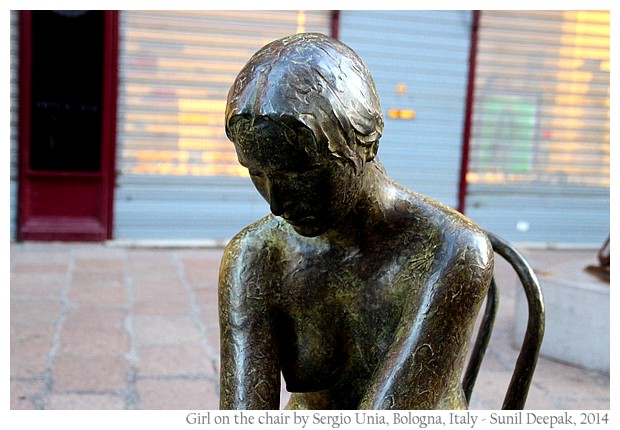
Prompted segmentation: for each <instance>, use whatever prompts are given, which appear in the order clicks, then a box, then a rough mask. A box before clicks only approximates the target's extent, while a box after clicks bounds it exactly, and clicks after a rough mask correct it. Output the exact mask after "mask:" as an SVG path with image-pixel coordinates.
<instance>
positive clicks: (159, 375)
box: [10, 243, 610, 410]
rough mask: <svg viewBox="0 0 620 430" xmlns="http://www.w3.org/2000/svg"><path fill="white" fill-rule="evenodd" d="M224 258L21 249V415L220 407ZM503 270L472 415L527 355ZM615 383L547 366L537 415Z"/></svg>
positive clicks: (533, 393)
mask: <svg viewBox="0 0 620 430" xmlns="http://www.w3.org/2000/svg"><path fill="white" fill-rule="evenodd" d="M221 255H222V249H217V248H140V247H121V246H116V245H114V244H113V243H112V244H74V243H49V244H48V243H14V244H11V258H10V260H11V263H10V265H11V277H10V279H11V285H10V299H11V315H10V317H11V322H10V337H11V338H10V341H11V342H10V358H11V365H10V372H11V383H10V386H11V393H10V402H11V403H10V406H11V409H102V410H105V409H144V410H152V409H186V410H188V409H196V410H205V409H216V408H217V407H218V392H219V383H218V378H219V377H218V369H219V328H218V319H217V273H218V267H219V261H220V259H221ZM537 255H538V256H539V257H540V255H539V254H537ZM542 255H543V257H544V254H542ZM543 257H540V258H543ZM545 261H546V260H545ZM549 261H551V262H553V261H563V259H562V255H558V254H557V253H555V254H553V255H551V256H550V257H549ZM541 264H542V267H544V268H545V270H549V267H550V266H549V265H547V263H545V262H544V261H543V262H542V263H541ZM549 264H551V263H549ZM497 269H498V280H499V284H500V287H501V288H502V296H501V301H500V311H499V317H498V321H497V323H496V328H495V331H494V334H493V337H492V339H491V343H490V347H489V351H488V353H487V357H486V358H485V361H484V362H483V365H482V369H481V374H480V377H479V380H478V382H477V385H476V387H475V388H474V393H473V396H472V404H471V408H472V409H497V408H499V407H500V406H501V399H502V397H503V394H504V392H505V390H506V387H507V386H508V382H509V380H510V376H511V369H512V366H514V361H515V360H516V356H517V354H518V351H517V350H516V349H514V348H513V347H512V343H513V340H512V337H513V336H512V330H513V324H514V318H513V317H514V300H515V293H514V286H515V285H516V278H514V277H513V275H512V274H511V273H510V271H509V270H507V268H506V267H505V266H504V265H502V263H501V262H500V263H498V268H497ZM609 385H610V384H609V375H607V374H602V373H597V372H594V371H587V370H583V369H580V368H576V367H573V366H568V365H565V364H562V363H558V362H554V361H551V360H548V359H545V358H542V359H541V360H540V361H539V365H538V368H537V372H536V374H535V376H534V381H533V384H532V388H531V390H530V395H529V398H528V402H527V404H526V408H527V409H609V407H610V400H609V399H610V396H609V391H610V387H609ZM282 397H283V399H284V400H285V399H286V398H287V393H283V396H282Z"/></svg>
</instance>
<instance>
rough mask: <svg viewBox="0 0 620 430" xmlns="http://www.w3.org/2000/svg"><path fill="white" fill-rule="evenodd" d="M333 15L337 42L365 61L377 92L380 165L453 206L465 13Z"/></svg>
mask: <svg viewBox="0 0 620 430" xmlns="http://www.w3.org/2000/svg"><path fill="white" fill-rule="evenodd" d="M340 16H341V18H340V22H341V26H340V35H341V39H342V41H343V42H345V43H347V44H348V45H350V46H351V47H352V48H353V49H354V50H355V51H356V52H357V53H358V54H359V55H360V56H361V57H362V59H363V60H364V62H366V64H367V65H368V67H369V68H370V70H371V72H372V74H373V77H374V78H375V83H376V85H377V89H378V91H379V96H380V97H381V106H382V109H383V112H384V115H385V129H384V133H383V137H382V139H381V144H380V146H379V158H380V159H381V162H382V163H383V164H384V166H385V168H386V169H387V171H388V173H389V175H390V176H391V177H393V178H394V179H396V181H397V182H399V183H400V184H402V185H404V186H406V187H408V188H410V189H412V190H414V191H418V192H421V193H423V194H426V195H428V196H431V197H433V198H436V199H438V200H440V201H442V202H443V203H445V204H448V205H450V206H452V207H456V205H457V199H458V189H459V171H460V163H461V146H462V127H463V118H464V110H465V94H466V90H467V72H468V64H469V63H468V60H469V46H470V27H471V12H470V11H402V10H391V11H349V10H346V11H342V12H341V14H340Z"/></svg>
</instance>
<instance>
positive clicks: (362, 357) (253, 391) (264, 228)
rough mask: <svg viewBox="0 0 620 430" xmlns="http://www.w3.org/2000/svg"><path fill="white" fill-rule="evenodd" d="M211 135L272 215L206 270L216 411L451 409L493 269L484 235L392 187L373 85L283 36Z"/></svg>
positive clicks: (325, 48)
mask: <svg viewBox="0 0 620 430" xmlns="http://www.w3.org/2000/svg"><path fill="white" fill-rule="evenodd" d="M225 120H226V133H227V135H228V137H229V139H230V140H231V141H232V142H233V143H234V145H235V148H236V151H237V155H238V158H239V162H240V163H241V164H242V165H244V166H246V167H247V168H248V170H249V173H250V175H251V179H252V181H253V183H254V185H255V186H256V188H257V190H258V191H259V193H260V194H261V195H262V196H263V197H264V198H265V200H267V202H268V203H269V205H270V209H271V212H272V214H270V215H268V216H266V217H264V218H262V219H261V220H259V221H257V222H255V223H254V224H252V225H250V226H249V227H247V228H245V229H244V230H243V231H241V232H240V233H239V234H237V235H236V236H235V237H234V238H233V239H232V240H231V242H230V243H229V245H228V247H227V249H226V251H225V254H224V257H223V259H222V265H221V269H220V281H219V283H220V285H219V301H220V327H221V373H220V382H221V395H220V396H221V397H220V399H221V400H220V406H221V408H222V409H278V408H279V398H280V372H282V375H283V377H284V380H285V382H286V386H287V389H288V390H289V391H290V392H291V393H292V395H291V399H290V401H289V404H288V405H287V408H295V409H461V408H466V407H467V402H466V400H465V398H464V396H463V391H462V388H461V382H460V376H461V373H462V368H463V364H464V361H465V356H466V352H467V346H468V344H469V340H470V337H471V332H472V329H473V325H474V322H475V319H476V316H477V314H478V311H479V308H480V305H481V303H482V301H483V299H484V297H485V294H486V291H487V288H488V285H489V283H490V280H491V275H492V269H493V251H492V248H491V245H490V244H489V241H488V239H487V237H486V236H485V234H484V233H483V232H482V231H481V230H480V229H479V228H478V227H477V226H475V225H474V224H473V223H472V222H471V221H469V220H468V219H467V218H465V217H464V216H462V215H461V214H459V213H457V212H456V211H454V210H452V209H450V208H448V207H446V206H444V205H442V204H441V203H439V202H436V201H434V200H432V199H430V198H427V197H425V196H422V195H420V194H417V193H415V192H412V191H409V190H407V189H405V188H403V187H401V186H399V185H398V184H396V183H395V182H394V181H393V180H391V179H390V178H389V177H388V176H387V174H386V172H385V170H384V169H383V167H382V166H381V164H380V163H379V161H378V159H377V157H376V153H377V149H378V144H379V138H380V137H381V132H382V129H383V117H382V113H381V108H380V104H379V100H378V96H377V93H376V89H375V85H374V82H373V79H372V77H371V75H370V72H369V71H368V69H367V67H366V66H365V65H364V63H363V62H362V60H361V59H360V58H359V57H358V56H357V55H356V54H355V53H354V52H353V51H352V50H351V49H350V48H349V47H347V46H346V45H344V44H343V43H341V42H339V41H337V40H334V39H331V38H329V37H327V36H324V35H320V34H301V35H293V36H289V37H287V38H284V39H280V40H277V41H274V42H272V43H270V44H268V45H266V46H265V47H263V48H262V49H261V50H259V51H258V52H257V53H256V54H255V55H254V56H253V57H252V58H251V59H250V60H249V62H248V63H247V64H246V66H245V67H244V68H243V69H242V70H241V72H240V73H239V75H238V76H237V78H236V80H235V82H234V84H233V86H232V88H231V89H230V92H229V95H228V101H227V107H226V118H225Z"/></svg>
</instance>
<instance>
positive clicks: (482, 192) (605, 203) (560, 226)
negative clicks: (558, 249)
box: [466, 11, 610, 244]
mask: <svg viewBox="0 0 620 430" xmlns="http://www.w3.org/2000/svg"><path fill="white" fill-rule="evenodd" d="M609 161H610V160H609V12H608V11H484V12H482V15H481V22H480V33H479V45H478V58H477V71H476V83H475V105H474V118H473V125H472V141H471V152H470V165H469V171H468V174H467V181H468V196H467V207H466V213H467V214H468V215H469V216H471V217H472V218H473V219H474V220H476V221H478V222H479V223H480V224H481V225H483V226H485V227H486V228H489V229H491V230H493V231H495V232H497V233H499V234H501V235H503V236H505V237H506V238H508V239H510V240H513V241H517V242H533V243H546V244H579V243H580V244H601V243H602V242H603V241H604V239H606V237H607V235H608V234H609V173H610V169H609V166H610V164H609Z"/></svg>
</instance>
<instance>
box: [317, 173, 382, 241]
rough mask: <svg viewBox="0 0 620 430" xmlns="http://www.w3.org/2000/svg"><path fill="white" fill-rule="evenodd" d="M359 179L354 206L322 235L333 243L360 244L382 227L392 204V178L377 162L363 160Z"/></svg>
mask: <svg viewBox="0 0 620 430" xmlns="http://www.w3.org/2000/svg"><path fill="white" fill-rule="evenodd" d="M361 180H362V187H361V189H360V191H359V193H358V195H357V202H356V204H355V206H354V207H353V209H352V210H351V211H350V212H349V213H348V214H347V215H346V216H345V217H344V218H343V219H342V220H340V222H338V223H337V224H335V225H334V226H332V227H331V228H330V229H329V230H328V231H327V232H326V233H324V235H323V237H324V239H326V240H328V241H329V242H330V243H331V244H332V245H336V246H351V247H360V246H363V245H364V242H365V241H368V240H371V238H372V237H373V236H374V235H375V234H377V232H378V231H380V230H381V228H382V224H383V223H385V220H386V217H385V213H386V211H387V210H388V208H389V207H391V206H393V199H394V187H393V182H392V180H391V179H390V178H388V176H387V175H386V174H385V171H384V170H383V167H382V166H381V165H380V164H379V163H376V164H375V163H372V162H371V163H366V164H365V166H364V171H363V172H362V178H361Z"/></svg>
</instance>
